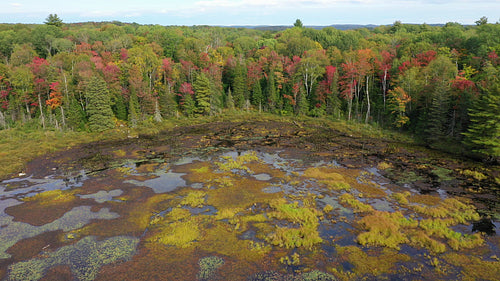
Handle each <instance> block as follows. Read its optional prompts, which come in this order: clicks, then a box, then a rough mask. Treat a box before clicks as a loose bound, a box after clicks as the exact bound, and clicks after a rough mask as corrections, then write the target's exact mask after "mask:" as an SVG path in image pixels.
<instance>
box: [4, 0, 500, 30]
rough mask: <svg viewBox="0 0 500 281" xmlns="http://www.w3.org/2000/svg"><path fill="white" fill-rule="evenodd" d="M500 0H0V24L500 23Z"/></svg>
mask: <svg viewBox="0 0 500 281" xmlns="http://www.w3.org/2000/svg"><path fill="white" fill-rule="evenodd" d="M499 11H500V1H498V0H483V1H478V0H403V1H401V0H400V1H395V0H385V1H380V0H379V1H377V0H232V1H231V0H182V1H177V0H163V1H160V0H140V1H137V0H81V1H71V0H42V1H40V0H0V22H3V23H43V21H44V20H45V18H46V17H47V16H48V15H49V14H54V13H55V14H57V15H58V16H59V17H60V18H61V19H62V20H63V21H64V22H86V21H113V20H118V21H122V22H137V23H140V24H160V25H205V24H206V25H291V24H293V22H295V19H298V18H299V19H301V20H302V22H303V23H304V25H330V24H348V23H352V24H391V23H393V22H394V21H396V20H400V21H402V22H403V23H446V22H459V23H462V24H474V22H475V21H476V20H478V19H479V18H481V17H482V16H486V17H488V20H489V22H491V23H495V22H497V21H500V12H499Z"/></svg>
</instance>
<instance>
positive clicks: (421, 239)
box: [410, 231, 446, 254]
mask: <svg viewBox="0 0 500 281" xmlns="http://www.w3.org/2000/svg"><path fill="white" fill-rule="evenodd" d="M410 241H411V244H412V245H414V246H418V247H421V248H426V249H427V250H429V251H430V252H431V253H435V254H440V253H444V252H445V251H446V245H445V244H443V243H441V242H439V241H436V240H435V239H432V238H430V237H429V236H428V235H427V234H425V233H424V232H422V231H415V232H413V233H412V234H411V235H410Z"/></svg>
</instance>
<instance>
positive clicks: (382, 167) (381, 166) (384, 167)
mask: <svg viewBox="0 0 500 281" xmlns="http://www.w3.org/2000/svg"><path fill="white" fill-rule="evenodd" d="M392 167H393V166H392V164H391V163H387V162H380V163H378V165H377V168H378V169H379V170H387V169H390V168H392Z"/></svg>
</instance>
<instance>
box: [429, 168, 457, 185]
mask: <svg viewBox="0 0 500 281" xmlns="http://www.w3.org/2000/svg"><path fill="white" fill-rule="evenodd" d="M432 173H433V174H434V175H436V176H437V177H438V181H440V182H441V181H451V180H453V179H454V177H452V176H450V174H451V173H452V170H448V169H446V168H442V167H434V169H433V170H432Z"/></svg>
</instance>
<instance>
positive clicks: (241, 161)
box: [215, 151, 260, 174]
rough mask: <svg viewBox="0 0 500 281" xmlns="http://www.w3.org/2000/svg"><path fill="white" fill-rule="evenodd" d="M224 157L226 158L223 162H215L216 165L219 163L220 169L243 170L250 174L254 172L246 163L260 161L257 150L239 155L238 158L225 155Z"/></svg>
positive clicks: (226, 170) (227, 170)
mask: <svg viewBox="0 0 500 281" xmlns="http://www.w3.org/2000/svg"><path fill="white" fill-rule="evenodd" d="M222 159H223V160H224V161H223V162H215V165H217V167H218V168H219V170H221V171H225V172H229V171H232V170H242V171H245V172H247V173H250V174H253V171H252V170H250V168H248V167H247V166H245V164H247V163H250V162H254V161H257V162H258V161H260V159H259V157H258V156H257V153H256V152H255V151H250V152H247V153H244V154H242V155H239V156H238V157H236V159H234V158H233V157H232V156H224V157H222Z"/></svg>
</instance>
